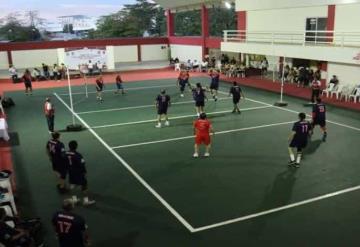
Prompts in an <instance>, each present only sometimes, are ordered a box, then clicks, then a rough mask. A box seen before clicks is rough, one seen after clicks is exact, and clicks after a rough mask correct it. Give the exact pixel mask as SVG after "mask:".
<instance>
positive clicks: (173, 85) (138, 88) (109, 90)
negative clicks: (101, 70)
mask: <svg viewBox="0 0 360 247" xmlns="http://www.w3.org/2000/svg"><path fill="white" fill-rule="evenodd" d="M114 85H115V84H114ZM94 87H95V86H94ZM168 87H177V85H176V84H165V85H156V86H147V87H130V88H124V89H125V91H133V90H145V89H151V88H168ZM116 91H117V89H107V90H103V92H116ZM95 93H96V91H90V92H88V94H95ZM81 94H85V92H76V93H72V95H81ZM57 95H60V96H69V94H68V93H59V94H57Z"/></svg>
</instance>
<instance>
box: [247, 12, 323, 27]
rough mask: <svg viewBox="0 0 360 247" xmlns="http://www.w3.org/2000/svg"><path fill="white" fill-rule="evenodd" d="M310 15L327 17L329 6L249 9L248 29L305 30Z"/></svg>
mask: <svg viewBox="0 0 360 247" xmlns="http://www.w3.org/2000/svg"><path fill="white" fill-rule="evenodd" d="M310 17H327V6H317V7H304V8H292V9H273V10H257V11H249V12H248V13H247V21H246V23H247V30H248V31H302V32H304V31H305V28H306V18H310Z"/></svg>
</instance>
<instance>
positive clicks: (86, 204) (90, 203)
mask: <svg viewBox="0 0 360 247" xmlns="http://www.w3.org/2000/svg"><path fill="white" fill-rule="evenodd" d="M95 203H96V201H95V200H88V201H84V202H83V205H84V206H85V207H87V206H91V205H94V204H95Z"/></svg>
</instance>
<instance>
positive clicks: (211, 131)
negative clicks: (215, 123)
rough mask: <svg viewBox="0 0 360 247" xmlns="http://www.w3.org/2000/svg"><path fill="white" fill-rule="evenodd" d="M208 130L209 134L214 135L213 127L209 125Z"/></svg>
mask: <svg viewBox="0 0 360 247" xmlns="http://www.w3.org/2000/svg"><path fill="white" fill-rule="evenodd" d="M209 132H210V133H211V134H213V135H215V131H214V128H213V127H212V125H210V129H209Z"/></svg>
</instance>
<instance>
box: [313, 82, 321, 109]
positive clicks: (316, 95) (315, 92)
mask: <svg viewBox="0 0 360 247" xmlns="http://www.w3.org/2000/svg"><path fill="white" fill-rule="evenodd" d="M320 89H321V82H320V80H319V79H317V78H314V80H313V81H312V83H311V103H312V104H315V100H316V99H317V98H319V96H320Z"/></svg>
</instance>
